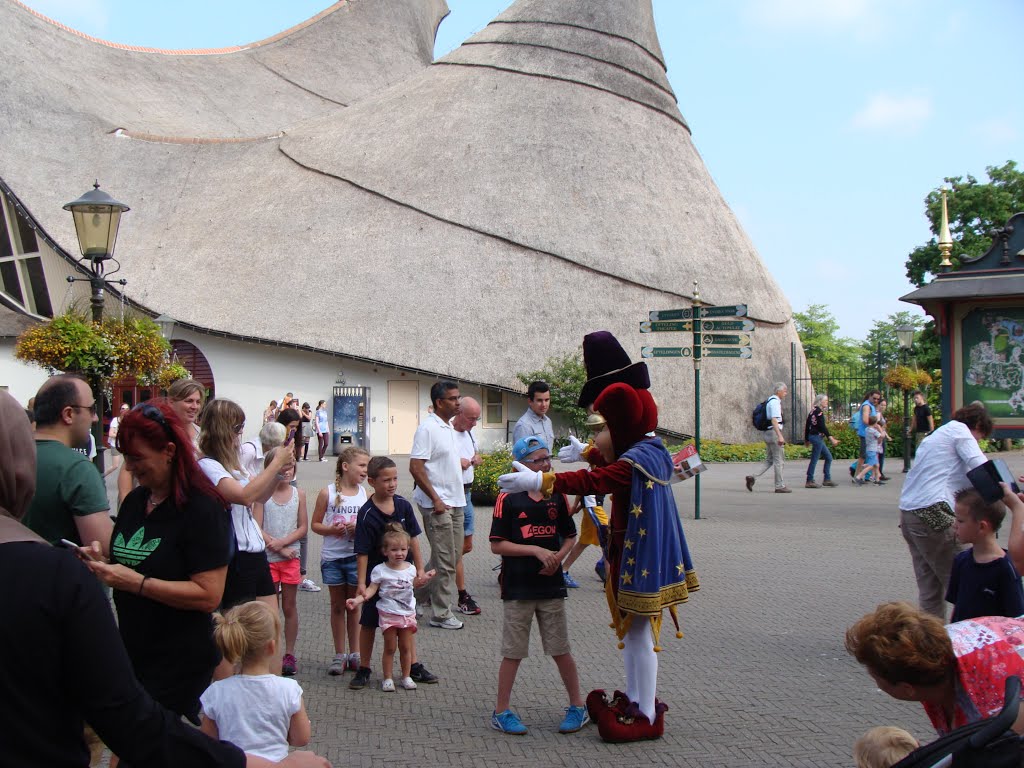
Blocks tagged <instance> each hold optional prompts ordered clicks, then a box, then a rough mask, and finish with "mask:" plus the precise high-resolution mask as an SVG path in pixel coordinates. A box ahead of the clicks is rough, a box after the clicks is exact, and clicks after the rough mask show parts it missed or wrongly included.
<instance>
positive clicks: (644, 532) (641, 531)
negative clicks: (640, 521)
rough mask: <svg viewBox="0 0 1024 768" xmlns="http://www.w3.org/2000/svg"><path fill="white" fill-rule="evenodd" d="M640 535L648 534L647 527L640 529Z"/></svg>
mask: <svg viewBox="0 0 1024 768" xmlns="http://www.w3.org/2000/svg"><path fill="white" fill-rule="evenodd" d="M640 535H641V536H646V535H647V530H646V529H644V528H641V529H640Z"/></svg>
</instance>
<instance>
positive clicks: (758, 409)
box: [750, 395, 774, 432]
mask: <svg viewBox="0 0 1024 768" xmlns="http://www.w3.org/2000/svg"><path fill="white" fill-rule="evenodd" d="M772 397H774V395H772ZM771 399H772V398H771V397H769V398H768V400H771ZM768 400H765V401H764V402H762V403H758V404H757V406H755V408H754V413H753V415H752V416H751V419H750V420H751V422H753V424H754V429H756V430H757V431H758V432H764V431H765V430H766V429H768V428H769V427H770V426H771V425H772V423H771V420H770V419H769V418H768Z"/></svg>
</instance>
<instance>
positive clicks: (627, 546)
mask: <svg viewBox="0 0 1024 768" xmlns="http://www.w3.org/2000/svg"><path fill="white" fill-rule="evenodd" d="M623 546H624V547H625V548H626V549H632V548H633V542H632V541H630V540H629V539H626V541H625V543H624V544H623Z"/></svg>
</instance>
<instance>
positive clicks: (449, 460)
mask: <svg viewBox="0 0 1024 768" xmlns="http://www.w3.org/2000/svg"><path fill="white" fill-rule="evenodd" d="M430 401H431V403H433V406H434V412H433V413H431V414H429V415H428V416H427V418H426V419H425V420H424V421H423V423H422V424H420V425H419V427H417V428H416V434H415V435H414V436H413V439H412V453H411V458H410V460H409V473H410V474H411V475H412V477H413V480H415V481H416V490H414V491H413V493H412V499H413V501H414V502H416V506H418V507H419V509H420V514H421V515H423V531H424V533H426V534H427V541H428V542H430V559H431V562H432V563H433V568H434V570H435V571H437V574H436V575H435V576H434V578H433V579H431V580H430V582H429V583H428V584H427V585H426V587H424V588H423V591H422V594H424V595H427V596H429V599H430V605H431V608H430V610H431V617H430V626H432V627H441V628H442V629H462V622H461V621H459V620H458V619H457V618H455V614H454V613H452V605H454V604H455V568H456V565H457V564H458V562H459V560H461V559H462V544H463V536H464V533H463V524H464V520H465V509H464V508H465V506H466V494H465V492H464V491H463V487H462V461H461V458H460V455H459V449H458V446H457V444H456V441H455V429H454V428H453V427H452V425H451V424H449V423H448V422H450V421H451V420H452V418H453V417H454V416H455V415H456V414H458V412H459V387H458V385H456V384H455V383H454V382H451V381H439V382H437V383H435V384H434V385H433V386H432V387H431V388H430Z"/></svg>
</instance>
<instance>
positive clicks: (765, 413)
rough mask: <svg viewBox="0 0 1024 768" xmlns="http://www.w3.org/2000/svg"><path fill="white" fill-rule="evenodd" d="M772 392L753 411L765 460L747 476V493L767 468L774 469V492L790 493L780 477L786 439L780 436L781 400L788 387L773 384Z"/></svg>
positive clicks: (784, 458) (779, 383) (784, 459)
mask: <svg viewBox="0 0 1024 768" xmlns="http://www.w3.org/2000/svg"><path fill="white" fill-rule="evenodd" d="M774 392H775V394H774V395H772V396H771V397H769V398H768V399H767V400H765V401H764V402H763V403H760V404H759V405H758V406H757V407H756V408H755V409H754V416H753V422H754V428H755V429H757V430H758V431H760V432H761V434H762V435H763V437H764V446H765V459H764V464H763V465H762V466H761V468H760V469H759V470H758V471H757V472H755V473H754V474H752V475H747V477H746V485H747V490H748V491H753V490H754V481H755V480H756V479H757V478H758V477H760V476H761V475H763V474H764V473H765V472H766V471H767V470H768V468H769V467H774V469H775V492H776V493H792V490H791V489H790V488H787V487H786V480H785V478H784V477H783V476H782V470H783V468H784V466H785V462H786V456H785V453H783V447H784V446H785V445H786V438H785V437H783V435H782V398H784V397H785V396H786V394H787V393H788V392H789V387H787V386H786V384H785V383H784V382H781V381H780V382H777V383H776V384H775V388H774Z"/></svg>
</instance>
